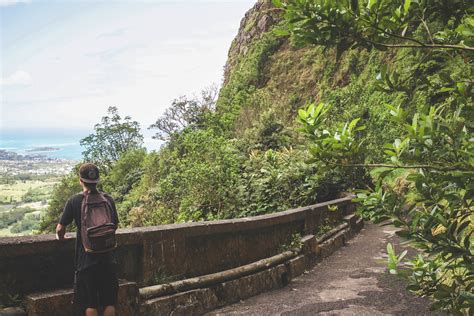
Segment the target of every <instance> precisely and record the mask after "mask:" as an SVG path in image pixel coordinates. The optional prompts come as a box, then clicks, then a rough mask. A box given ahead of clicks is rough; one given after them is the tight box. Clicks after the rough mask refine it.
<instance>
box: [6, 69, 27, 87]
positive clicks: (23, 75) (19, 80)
mask: <svg viewBox="0 0 474 316" xmlns="http://www.w3.org/2000/svg"><path fill="white" fill-rule="evenodd" d="M30 84H31V75H30V74H29V73H27V72H26V71H24V70H17V71H16V72H14V73H13V74H11V75H10V76H7V77H5V78H0V85H1V86H28V85H30Z"/></svg>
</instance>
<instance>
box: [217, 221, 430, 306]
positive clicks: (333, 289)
mask: <svg viewBox="0 0 474 316" xmlns="http://www.w3.org/2000/svg"><path fill="white" fill-rule="evenodd" d="M389 241H390V242H392V244H394V245H395V249H396V251H397V253H399V252H400V249H401V246H398V242H399V239H398V237H397V236H396V235H394V228H393V227H390V226H379V225H374V224H366V227H365V228H364V229H363V230H362V231H361V232H360V233H359V235H358V236H356V237H355V238H353V239H352V240H350V241H349V242H348V245H347V246H346V247H343V248H341V249H339V250H338V251H336V252H335V253H333V254H332V255H331V256H330V257H328V258H326V259H325V260H324V261H323V262H321V263H320V264H318V265H316V266H315V267H314V268H313V269H312V270H311V271H309V272H307V273H305V274H303V275H301V276H300V277H298V278H296V279H294V280H293V281H292V282H291V283H290V284H289V285H288V286H286V287H285V288H282V289H279V290H275V291H272V292H267V293H263V294H261V295H259V296H255V297H252V298H250V299H248V300H246V301H241V302H240V303H237V304H234V305H230V306H227V307H224V308H222V309H219V310H215V311H213V312H212V313H210V314H209V315H387V314H392V315H393V314H395V315H433V314H434V313H433V312H431V311H429V302H428V301H426V300H424V299H421V298H417V297H415V296H414V295H412V294H411V293H409V292H407V291H406V290H405V283H404V281H403V280H402V279H400V277H398V276H395V275H390V274H388V273H387V272H386V254H385V253H386V244H387V242H389Z"/></svg>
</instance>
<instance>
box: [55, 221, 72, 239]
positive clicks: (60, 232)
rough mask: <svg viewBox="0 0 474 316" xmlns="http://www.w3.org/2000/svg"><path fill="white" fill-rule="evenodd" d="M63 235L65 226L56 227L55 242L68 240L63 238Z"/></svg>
mask: <svg viewBox="0 0 474 316" xmlns="http://www.w3.org/2000/svg"><path fill="white" fill-rule="evenodd" d="M65 235H66V226H63V225H61V224H58V226H56V239H57V240H64V239H69V238H67V237H65Z"/></svg>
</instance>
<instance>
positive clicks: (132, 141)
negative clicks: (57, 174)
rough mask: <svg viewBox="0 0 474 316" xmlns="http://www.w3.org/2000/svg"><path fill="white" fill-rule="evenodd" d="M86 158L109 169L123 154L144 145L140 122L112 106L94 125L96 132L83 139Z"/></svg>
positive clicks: (105, 169)
mask: <svg viewBox="0 0 474 316" xmlns="http://www.w3.org/2000/svg"><path fill="white" fill-rule="evenodd" d="M80 144H81V146H83V147H84V148H85V151H84V152H83V153H82V155H83V156H84V160H86V161H90V162H94V163H96V164H97V165H98V166H99V167H101V169H102V170H104V171H107V170H108V169H110V167H111V166H112V164H113V163H114V162H116V161H117V160H118V159H119V158H120V156H121V155H122V154H124V153H125V152H127V151H128V150H131V149H136V148H140V147H142V144H143V136H142V135H141V133H140V124H139V123H138V122H136V121H132V119H131V117H130V116H126V117H124V118H123V119H122V117H121V116H120V115H119V113H118V109H117V108H116V107H114V106H111V107H109V108H108V110H107V115H106V116H104V117H102V122H101V123H98V124H96V125H95V126H94V133H93V134H91V135H89V136H87V137H85V138H83V139H81V141H80Z"/></svg>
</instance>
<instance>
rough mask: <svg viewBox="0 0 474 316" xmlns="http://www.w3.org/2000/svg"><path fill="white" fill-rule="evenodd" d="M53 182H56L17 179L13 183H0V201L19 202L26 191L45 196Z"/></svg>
mask: <svg viewBox="0 0 474 316" xmlns="http://www.w3.org/2000/svg"><path fill="white" fill-rule="evenodd" d="M55 184H56V182H50V181H40V180H24V181H20V180H17V181H15V183H14V184H0V203H19V202H21V201H22V198H23V196H24V195H25V194H26V193H27V192H28V191H34V192H35V193H36V192H37V193H38V194H39V195H40V196H41V197H47V196H49V195H50V194H51V192H52V190H53V187H54V185H55Z"/></svg>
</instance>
